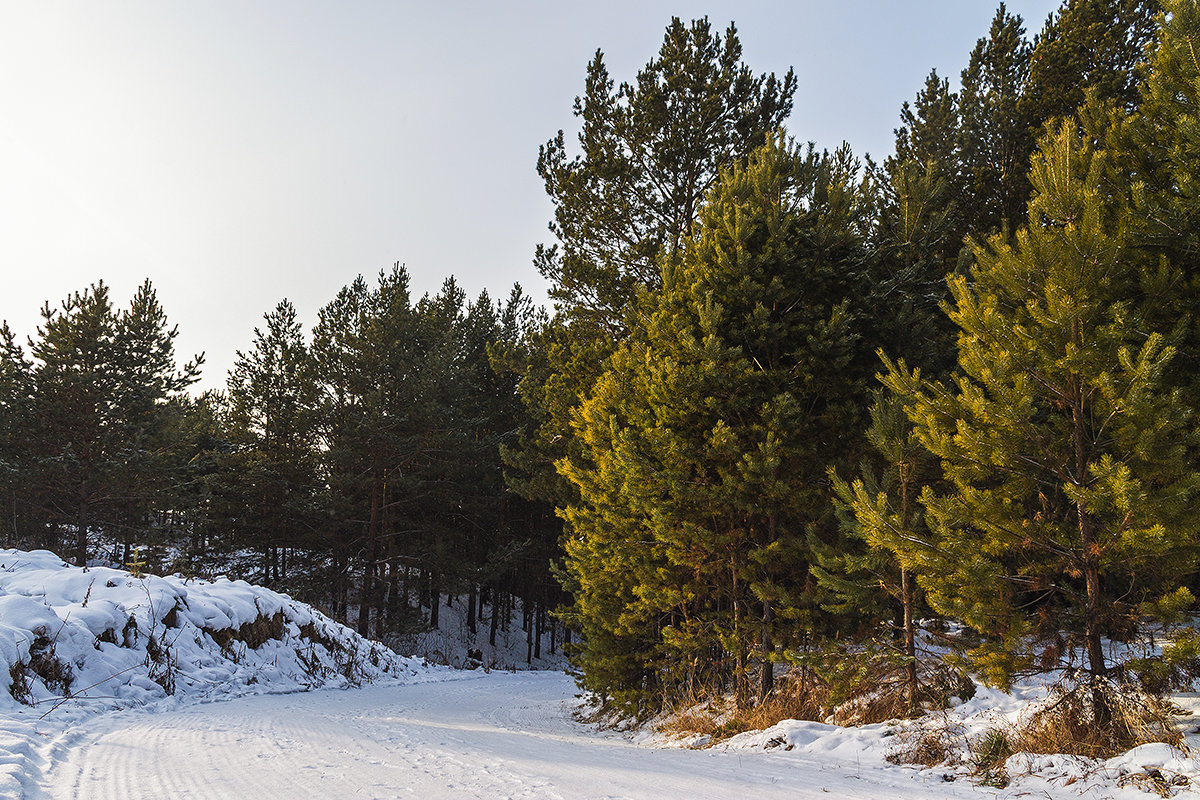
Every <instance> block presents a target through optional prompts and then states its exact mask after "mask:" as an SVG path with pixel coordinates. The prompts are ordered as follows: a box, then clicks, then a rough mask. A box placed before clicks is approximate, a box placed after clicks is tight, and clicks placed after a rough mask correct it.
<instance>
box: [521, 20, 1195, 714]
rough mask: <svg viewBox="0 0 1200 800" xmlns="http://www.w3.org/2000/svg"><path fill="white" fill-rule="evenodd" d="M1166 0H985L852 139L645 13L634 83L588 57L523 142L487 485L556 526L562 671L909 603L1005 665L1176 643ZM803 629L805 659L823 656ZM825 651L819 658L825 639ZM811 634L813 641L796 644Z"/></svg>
mask: <svg viewBox="0 0 1200 800" xmlns="http://www.w3.org/2000/svg"><path fill="white" fill-rule="evenodd" d="M1198 35H1200V12H1198V11H1197V8H1196V5H1195V3H1194V2H1187V1H1185V0H1177V1H1174V2H1165V3H1162V4H1160V3H1157V2H1150V1H1149V0H1068V1H1067V2H1064V3H1063V5H1062V6H1061V7H1060V8H1059V9H1058V10H1057V11H1056V12H1055V13H1053V14H1051V15H1050V17H1049V18H1048V19H1047V20H1046V22H1045V24H1044V26H1043V28H1042V29H1041V31H1040V32H1039V33H1037V35H1035V36H1034V37H1033V38H1032V39H1029V38H1028V37H1027V36H1026V31H1025V27H1024V23H1023V21H1022V20H1021V19H1020V18H1019V17H1018V16H1015V15H1013V14H1011V13H1009V12H1008V10H1007V9H1006V8H1005V7H1004V6H1003V5H1001V6H1000V7H999V9H998V10H997V12H996V14H995V16H994V18H993V20H992V23H991V26H990V29H989V30H988V32H987V35H986V36H984V37H983V38H981V39H979V41H978V42H977V44H976V46H975V48H974V49H973V50H972V51H971V54H970V58H969V61H968V65H967V67H966V68H965V69H964V70H963V71H962V74H961V76H960V81H959V86H958V88H957V89H956V90H952V88H951V85H950V82H949V80H947V79H946V78H943V77H941V76H939V75H938V74H937V73H936V71H935V72H931V73H930V75H929V77H928V79H927V81H926V82H925V84H924V86H923V87H922V88H921V89H920V91H919V92H918V93H917V95H916V97H915V99H914V100H913V101H912V102H911V103H906V104H905V105H904V106H903V108H902V109H901V121H900V126H899V127H898V128H897V129H896V131H895V152H894V154H892V155H891V156H890V157H888V158H887V159H886V160H884V161H883V162H882V163H876V162H874V161H872V160H870V159H860V158H859V157H856V156H855V155H854V154H853V153H852V152H851V151H850V150H849V148H848V147H846V146H842V147H841V148H838V149H837V150H834V151H828V150H826V151H818V150H817V149H816V148H815V147H813V146H812V145H808V146H800V145H797V144H796V143H795V142H794V141H793V140H792V139H790V138H789V137H788V136H787V134H786V132H785V131H784V130H783V123H784V121H785V120H786V119H787V117H788V116H789V114H790V112H791V109H792V98H793V94H794V91H795V88H796V79H795V77H794V75H793V74H792V73H791V72H789V73H788V74H787V75H785V76H783V77H782V78H779V77H777V76H775V75H770V74H764V75H755V74H754V73H753V72H752V71H751V70H750V69H749V68H748V67H746V66H745V65H744V64H742V63H741V47H740V43H739V41H738V37H737V31H736V28H734V27H733V26H732V25H731V26H730V27H729V28H728V29H727V30H726V31H725V33H724V35H723V36H722V35H721V34H719V33H717V32H715V31H713V29H712V28H711V26H710V25H709V23H708V21H707V20H697V21H693V22H692V23H691V24H690V25H689V24H685V23H684V22H682V21H681V20H678V19H676V20H674V21H673V22H672V23H671V25H670V26H669V27H668V28H667V31H666V35H665V37H664V40H663V45H662V48H661V50H660V52H659V54H658V56H657V57H656V58H654V59H653V60H651V61H650V62H649V63H647V65H646V66H645V68H644V69H643V70H642V71H641V72H639V73H638V75H637V76H636V80H634V81H631V82H628V83H621V84H620V85H617V84H615V82H614V80H613V79H612V78H611V77H610V76H609V74H608V72H607V69H606V67H605V64H604V58H603V54H602V53H597V55H596V57H595V59H594V60H593V61H592V62H591V63H590V64H589V66H588V70H587V80H586V90H585V93H584V95H582V96H581V97H579V98H578V99H577V101H576V104H575V114H576V116H577V117H579V119H580V133H579V136H578V142H577V149H575V150H574V151H573V152H574V154H573V155H572V154H571V153H570V152H569V148H568V147H567V144H566V142H565V138H564V136H563V134H562V133H561V132H560V133H559V134H558V136H556V137H555V138H553V139H551V140H550V141H549V142H548V143H547V144H546V145H545V146H544V147H543V148H542V150H541V152H540V158H539V162H538V169H539V172H540V174H541V176H542V177H543V179H544V181H545V185H546V190H547V192H548V194H549V196H550V197H551V199H552V200H553V202H554V205H555V216H554V220H553V222H552V223H551V226H550V227H551V232H552V233H553V235H554V237H555V240H556V241H555V242H554V243H553V244H551V245H546V246H542V247H539V249H538V252H537V264H538V266H539V269H540V270H541V272H542V274H543V275H545V276H546V277H547V279H548V280H549V281H550V282H551V296H552V298H553V299H554V301H555V311H556V313H555V315H554V317H553V318H552V319H550V320H549V321H548V323H547V324H546V325H545V326H543V327H542V328H541V329H540V330H538V331H537V332H536V335H535V340H536V341H537V344H538V346H536V347H534V348H533V349H532V350H530V351H529V352H530V356H531V359H530V361H529V362H528V363H527V364H526V365H525V368H524V370H523V377H522V379H521V383H520V384H519V391H520V393H521V396H522V398H523V399H524V400H525V402H526V406H527V409H528V410H529V412H530V414H531V416H532V419H533V421H534V423H535V424H534V425H533V426H531V427H529V428H527V429H526V430H525V435H524V437H523V438H522V440H521V441H520V443H519V445H517V446H515V447H509V448H506V450H505V451H504V453H505V457H506V462H507V464H508V466H509V470H510V473H511V474H512V476H513V480H512V481H511V485H512V486H513V488H514V490H516V491H519V492H521V493H523V494H524V495H525V496H527V497H530V498H537V499H541V500H544V501H547V502H551V503H553V504H554V505H555V506H556V507H557V508H558V509H559V514H560V515H561V516H562V518H563V519H564V521H565V530H564V535H563V541H562V544H563V558H562V566H561V572H562V576H563V579H564V586H565V587H566V588H567V590H568V591H569V592H570V595H571V604H570V605H569V606H568V607H567V608H566V609H564V611H563V616H564V619H566V620H567V621H568V622H569V624H570V625H571V626H573V627H574V628H576V629H577V630H579V631H580V632H581V633H582V638H581V641H580V642H579V643H578V644H577V646H576V649H575V662H574V663H575V665H576V667H577V669H578V676H579V680H580V683H581V685H582V686H583V687H584V688H585V689H587V690H589V691H590V692H592V693H593V696H594V697H596V698H597V699H598V700H599V701H600V702H601V703H602V704H603V705H604V706H605V707H607V708H609V709H612V710H615V711H617V712H618V713H623V714H631V715H640V714H643V713H653V712H656V711H658V710H661V709H662V708H664V707H667V706H671V705H673V704H676V703H679V702H681V701H688V700H695V699H703V698H705V697H710V696H714V695H718V694H722V693H725V692H732V693H733V694H734V696H735V697H736V698H737V700H738V704H739V706H741V707H747V706H750V705H753V704H754V703H756V702H761V701H763V700H764V699H766V698H767V697H768V696H769V695H770V694H771V692H772V691H773V687H774V676H775V666H776V665H777V664H780V663H786V664H789V665H790V666H791V667H792V668H794V669H800V670H804V669H807V668H808V667H810V666H813V665H816V666H822V665H823V666H824V667H825V668H826V671H827V672H828V673H830V674H832V673H836V671H837V669H839V668H844V667H845V666H846V664H847V663H853V662H855V661H856V660H861V659H862V658H863V657H864V653H868V652H870V648H871V647H878V648H881V651H882V652H884V653H887V654H891V656H894V658H892V661H891V663H894V664H897V665H899V667H900V668H901V671H902V673H903V675H904V677H903V680H902V696H903V698H904V699H905V700H906V702H907V707H908V708H909V710H911V711H916V710H917V709H918V708H920V707H921V705H922V704H923V703H925V702H927V701H929V700H930V699H931V698H932V697H933V696H934V695H935V694H936V692H935V691H933V690H932V689H931V688H930V686H929V681H928V680H926V676H923V675H922V665H921V659H920V658H919V654H918V653H917V647H916V642H917V639H918V638H919V636H918V634H919V632H918V630H917V620H918V619H920V618H934V619H941V620H946V621H952V622H955V623H959V624H962V625H965V626H966V629H967V631H968V632H967V634H966V635H963V636H959V637H957V645H958V646H959V648H960V650H961V651H962V652H960V654H959V657H958V660H957V661H956V663H958V664H959V665H961V666H962V667H963V668H964V669H968V670H970V671H973V672H974V673H976V674H978V675H980V676H982V677H983V678H985V679H986V680H988V681H989V682H991V683H994V684H998V685H1007V684H1008V683H1009V682H1010V681H1012V680H1013V679H1014V678H1016V677H1018V676H1020V675H1022V674H1029V673H1034V672H1049V671H1056V670H1065V671H1066V674H1068V675H1074V676H1076V678H1075V680H1076V682H1077V683H1079V684H1081V685H1085V686H1086V687H1094V689H1089V691H1090V697H1091V698H1092V706H1091V710H1092V713H1093V715H1094V716H1093V719H1094V720H1096V721H1097V722H1098V723H1100V724H1101V725H1103V723H1104V722H1105V720H1106V719H1107V716H1106V715H1107V711H1106V708H1105V703H1106V702H1107V701H1106V700H1105V699H1104V698H1105V697H1108V696H1109V695H1107V694H1105V690H1103V689H1102V688H1100V685H1101V683H1103V682H1112V681H1115V682H1118V683H1120V682H1130V683H1132V684H1137V685H1140V686H1142V687H1143V688H1151V689H1152V690H1155V691H1157V690H1161V689H1162V688H1164V687H1165V686H1167V685H1169V684H1171V683H1172V682H1173V681H1182V680H1186V679H1190V676H1194V675H1195V674H1200V672H1198V669H1197V668H1198V667H1200V661H1196V660H1195V653H1196V652H1197V647H1196V640H1195V638H1194V637H1189V636H1188V635H1186V634H1179V635H1177V636H1175V638H1171V637H1168V641H1169V642H1172V643H1171V644H1169V646H1167V647H1166V648H1165V649H1163V650H1161V651H1155V652H1154V653H1151V654H1150V656H1149V657H1144V656H1145V654H1141V653H1139V654H1138V657H1134V656H1133V655H1122V654H1121V653H1122V652H1126V651H1123V650H1122V648H1121V647H1120V646H1119V645H1118V646H1115V647H1114V646H1112V645H1111V644H1110V643H1131V642H1135V641H1138V640H1139V637H1140V636H1141V635H1142V634H1144V633H1145V632H1146V631H1148V630H1149V631H1156V632H1158V633H1159V634H1161V633H1162V631H1163V630H1165V628H1164V627H1163V626H1166V625H1169V624H1171V623H1173V622H1178V621H1179V620H1180V619H1181V618H1182V617H1183V616H1184V615H1185V614H1188V613H1192V612H1194V611H1195V596H1194V594H1193V591H1194V590H1195V589H1196V588H1197V581H1196V565H1197V543H1198V540H1197V538H1196V534H1197V514H1196V510H1197V489H1198V488H1200V484H1197V480H1198V479H1200V472H1198V471H1197V470H1198V467H1200V460H1198V459H1197V455H1198V453H1197V450H1196V444H1197V440H1196V438H1195V437H1196V422H1195V418H1194V413H1193V412H1194V409H1195V408H1196V407H1197V403H1198V402H1200V394H1197V388H1198V387H1197V383H1196V377H1195V376H1196V374H1197V372H1196V370H1195V364H1196V358H1197V355H1198V354H1200V350H1198V347H1197V346H1198V345H1200V341H1198V340H1197V328H1196V319H1195V317H1194V313H1193V310H1194V308H1195V307H1196V305H1195V299H1196V297H1195V292H1196V286H1197V278H1196V275H1195V270H1194V267H1193V266H1192V264H1193V262H1194V257H1195V253H1196V249H1195V244H1194V237H1195V233H1194V231H1195V230H1196V227H1195V224H1194V223H1195V216H1194V215H1195V214H1196V211H1195V209H1196V208H1197V206H1196V200H1195V197H1196V192H1195V189H1194V184H1195V175H1196V174H1197V172H1196V166H1197V164H1196V162H1195V158H1196V157H1195V153H1196V152H1200V150H1198V149H1197V148H1196V146H1195V145H1196V142H1195V140H1194V133H1193V131H1194V127H1195V123H1194V120H1196V119H1197V116H1196V114H1197V108H1196V105H1195V104H1196V100H1197V94H1196V86H1197V85H1198V84H1197V82H1196V78H1197V75H1198V74H1200V62H1197V60H1196V58H1195V56H1194V54H1193V50H1192V48H1193V46H1194V42H1195V41H1196V37H1197V36H1198ZM831 649H832V651H833V653H834V655H833V656H829V652H830V651H831ZM831 658H832V661H833V662H834V663H833V665H832V667H831V666H830V659H831ZM822 659H825V660H824V661H822Z"/></svg>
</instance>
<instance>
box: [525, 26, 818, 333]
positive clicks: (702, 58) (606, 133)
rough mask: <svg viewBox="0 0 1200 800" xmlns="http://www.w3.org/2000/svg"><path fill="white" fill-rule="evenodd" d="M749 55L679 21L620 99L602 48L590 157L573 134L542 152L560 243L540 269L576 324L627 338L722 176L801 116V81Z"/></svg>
mask: <svg viewBox="0 0 1200 800" xmlns="http://www.w3.org/2000/svg"><path fill="white" fill-rule="evenodd" d="M741 58H742V45H741V42H740V40H739V39H738V35H737V29H736V28H735V27H734V26H733V25H732V24H731V25H730V26H729V29H728V30H727V31H726V32H725V36H724V37H722V36H721V35H720V34H716V33H713V32H712V29H711V27H710V25H709V23H708V20H707V19H700V20H694V21H693V22H692V23H691V24H690V25H685V24H684V23H683V22H682V21H680V19H679V18H678V17H676V18H673V19H672V20H671V24H670V25H668V26H667V30H666V35H665V36H664V38H663V44H662V48H661V49H660V51H659V54H658V56H657V57H656V58H654V59H652V60H651V61H650V62H649V63H647V64H646V66H645V67H644V68H643V69H642V70H641V71H640V72H639V73H638V75H637V79H636V81H635V82H633V83H622V84H621V85H620V86H619V87H617V88H616V89H615V90H614V83H613V80H612V78H610V77H609V74H608V69H607V67H606V66H605V64H604V54H603V53H602V52H600V51H597V52H596V56H595V58H594V59H593V60H592V61H591V63H590V64H588V69H587V80H586V91H585V93H584V95H583V97H579V98H576V100H575V112H574V113H575V116H576V117H579V118H580V120H581V121H582V128H581V130H580V134H579V150H580V155H577V156H575V157H574V158H571V157H569V156H568V154H567V148H566V143H565V140H564V138H563V132H562V131H559V132H558V135H557V136H556V137H555V138H554V139H551V140H550V141H549V142H548V143H547V144H546V145H545V146H543V147H542V148H541V149H540V150H539V153H538V174H539V175H541V176H542V179H543V180H544V181H545V184H546V193H547V194H548V195H549V196H550V199H551V201H552V202H553V204H554V206H555V215H554V222H553V223H552V224H551V226H550V229H551V232H552V233H553V234H554V235H555V237H556V238H557V239H558V242H559V244H558V245H556V246H552V247H545V246H540V247H539V248H538V254H537V259H536V263H537V266H538V269H539V271H540V272H541V273H542V275H543V276H544V277H546V278H547V279H548V280H549V281H550V283H551V289H550V295H551V297H552V298H553V299H554V300H555V302H556V303H557V304H558V305H559V307H560V308H561V309H562V310H563V311H564V313H566V314H567V316H568V317H570V318H571V319H572V320H576V319H589V320H593V321H596V322H598V323H600V324H601V325H603V326H604V327H606V328H609V329H610V330H620V329H621V328H622V326H623V320H622V314H623V311H624V308H625V306H626V304H627V303H628V302H629V301H630V300H632V299H633V296H634V294H635V292H636V289H637V287H639V286H642V287H656V286H658V285H659V284H660V282H661V278H660V274H659V263H660V260H661V259H662V258H663V257H670V256H672V255H674V254H677V253H678V252H679V251H680V249H681V248H682V247H683V245H684V243H685V242H686V241H687V239H688V238H689V237H690V235H691V231H692V226H693V224H694V222H695V219H696V214H697V213H698V211H699V207H700V202H701V200H702V199H703V197H704V195H705V193H706V192H707V191H708V189H709V187H711V186H712V184H713V182H714V181H715V180H716V178H717V175H718V173H719V171H720V170H721V169H722V168H725V167H727V166H729V165H731V164H733V163H734V162H735V161H736V160H737V159H738V158H741V157H743V156H744V155H745V154H746V153H748V152H749V151H750V150H752V149H754V148H756V147H758V146H759V145H761V144H762V143H763V141H764V140H765V137H766V136H767V135H768V134H770V133H773V132H774V131H775V130H777V129H778V128H779V127H780V125H781V124H782V123H783V121H784V120H785V119H786V118H787V116H788V115H789V114H790V113H791V110H792V95H793V94H794V93H795V90H796V79H795V76H794V75H793V74H792V73H791V72H790V71H789V72H788V74H787V75H786V76H784V78H783V79H782V80H779V79H777V78H776V77H775V76H774V75H759V76H755V75H754V74H753V73H752V72H751V71H750V68H749V67H747V66H746V65H745V64H743V63H741Z"/></svg>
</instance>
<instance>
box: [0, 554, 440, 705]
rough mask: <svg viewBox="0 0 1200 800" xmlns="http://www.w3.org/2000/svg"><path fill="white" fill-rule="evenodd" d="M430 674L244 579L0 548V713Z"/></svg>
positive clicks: (284, 689)
mask: <svg viewBox="0 0 1200 800" xmlns="http://www.w3.org/2000/svg"><path fill="white" fill-rule="evenodd" d="M424 669H425V667H424V665H423V664H422V663H421V662H419V661H416V660H414V659H406V658H402V657H400V656H398V655H396V654H395V653H394V652H392V651H391V650H389V649H387V648H385V647H383V646H382V645H379V644H377V643H374V642H370V641H367V640H366V639H363V638H362V637H360V636H359V635H358V634H356V633H355V632H353V631H351V630H350V629H349V628H347V627H345V626H344V625H340V624H338V623H336V622H334V621H333V620H331V619H329V618H328V617H326V616H324V615H323V614H321V613H319V612H317V611H315V610H313V609H312V608H310V607H309V606H306V605H304V604H303V603H299V602H296V601H294V600H292V599H291V598H289V597H287V596H286V595H282V594H279V593H277V592H273V591H271V590H269V589H264V588H262V587H260V586H252V585H250V584H248V583H246V582H245V581H231V580H227V579H218V580H215V581H202V580H190V579H186V578H183V577H179V576H174V577H165V578H162V577H157V576H151V575H135V574H132V573H129V572H126V571H124V570H117V569H109V568H106V567H91V568H88V569H84V568H80V567H73V566H70V565H68V564H66V563H65V562H63V561H62V559H60V558H59V557H58V556H56V555H55V554H53V553H51V552H48V551H45V550H39V551H34V552H26V551H20V550H0V689H2V691H0V711H2V710H3V709H6V708H7V709H13V708H16V707H18V706H20V705H25V706H30V705H33V706H37V707H38V708H39V709H40V708H43V707H44V708H45V709H46V710H47V711H49V710H50V709H51V708H55V707H58V706H59V705H61V704H64V703H70V704H73V705H78V704H84V705H97V706H101V707H110V708H111V707H129V706H137V705H144V704H145V703H147V702H149V701H152V700H156V699H160V698H165V697H167V696H176V697H179V698H180V699H183V698H196V699H200V698H206V697H215V696H217V695H228V694H231V693H233V694H245V693H253V692H265V691H270V692H279V691H295V690H303V689H311V688H317V687H324V686H347V685H357V684H360V683H363V682H371V681H376V680H380V679H383V678H399V677H403V676H405V675H415V674H417V673H418V672H419V671H422V670H424Z"/></svg>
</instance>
